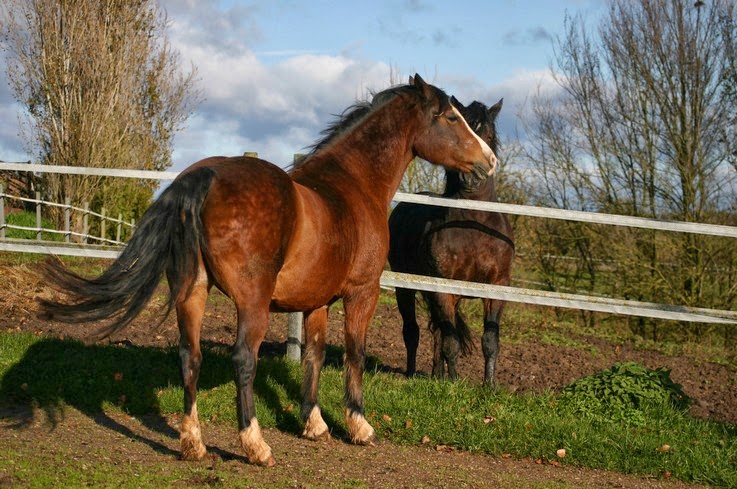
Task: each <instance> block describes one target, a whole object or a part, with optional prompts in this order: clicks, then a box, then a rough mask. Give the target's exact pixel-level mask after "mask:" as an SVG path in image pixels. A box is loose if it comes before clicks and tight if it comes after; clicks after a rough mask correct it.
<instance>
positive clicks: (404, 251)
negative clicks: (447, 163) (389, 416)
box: [389, 100, 514, 386]
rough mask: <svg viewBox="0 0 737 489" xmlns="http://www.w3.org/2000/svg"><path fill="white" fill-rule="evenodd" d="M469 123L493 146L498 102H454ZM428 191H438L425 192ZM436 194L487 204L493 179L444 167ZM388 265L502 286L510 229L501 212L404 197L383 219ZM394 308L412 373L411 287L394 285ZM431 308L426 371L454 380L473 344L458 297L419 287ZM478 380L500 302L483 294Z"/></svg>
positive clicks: (490, 381)
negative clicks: (429, 354) (429, 361)
mask: <svg viewBox="0 0 737 489" xmlns="http://www.w3.org/2000/svg"><path fill="white" fill-rule="evenodd" d="M454 104H455V105H456V106H458V107H459V108H460V110H461V113H462V114H463V115H464V117H465V118H466V121H468V124H469V125H470V126H471V127H472V128H473V129H474V130H475V131H476V133H477V134H478V135H479V136H480V137H481V138H482V139H483V140H485V141H486V142H487V143H488V144H489V146H490V147H491V148H492V150H493V151H494V152H496V150H497V134H496V126H495V121H496V117H497V115H498V114H499V111H500V110H501V108H502V101H501V100H500V101H499V102H497V103H496V104H495V105H494V106H493V107H491V108H488V109H487V107H486V106H485V105H484V104H482V103H481V102H473V103H472V104H471V105H470V106H468V107H463V105H462V104H460V103H459V102H457V101H455V100H454ZM425 194H426V195H435V196H438V197H440V196H439V195H437V194H431V193H425ZM442 197H446V198H450V199H469V200H481V201H487V202H495V201H496V188H495V186H494V177H493V176H489V177H488V178H481V179H479V178H477V177H476V176H475V175H473V174H470V173H459V172H457V171H454V170H452V169H446V185H445V191H444V192H443V194H442ZM389 231H390V234H391V238H390V251H389V264H390V265H391V268H392V270H394V271H395V272H404V273H413V274H418V275H427V276H433V277H443V278H449V279H456V280H465V281H469V282H481V283H487V284H497V285H508V284H509V280H510V275H511V271H512V261H513V260H514V235H513V233H512V227H511V226H510V224H509V221H508V220H507V218H506V216H504V215H503V214H500V213H498V212H485V211H475V210H466V209H452V208H448V207H437V206H428V205H422V204H414V203H407V202H403V203H400V204H399V205H397V206H396V208H395V209H394V211H393V212H392V214H391V217H390V218H389ZM396 293H397V306H398V308H399V312H400V314H401V315H402V323H403V326H402V334H403V336H404V345H405V348H406V349H407V375H408V376H412V375H414V374H415V371H416V357H417V346H418V344H419V341H420V328H419V326H418V325H417V317H416V314H415V293H416V291H415V290H412V289H402V288H397V289H396ZM422 294H423V297H424V299H425V302H426V303H427V305H428V308H429V312H430V329H431V331H432V332H433V344H434V347H433V366H432V373H433V375H434V376H436V377H443V376H444V374H445V366H446V364H447V367H448V376H449V377H450V378H456V377H457V376H458V373H457V366H456V363H457V358H458V355H459V353H467V352H469V351H470V349H471V348H472V346H473V345H472V343H471V341H472V335H471V331H470V329H469V327H468V325H467V324H466V322H465V320H464V319H463V316H462V314H461V312H460V310H459V308H460V301H461V299H462V297H461V296H458V295H452V294H441V293H435V292H423V293H422ZM483 304H484V333H483V336H482V339H481V346H482V349H483V353H484V359H485V367H484V383H485V384H487V385H490V386H493V385H494V371H495V369H496V359H497V355H498V353H499V321H500V320H501V315H502V311H503V309H504V304H505V303H504V301H499V300H493V301H492V300H490V299H483Z"/></svg>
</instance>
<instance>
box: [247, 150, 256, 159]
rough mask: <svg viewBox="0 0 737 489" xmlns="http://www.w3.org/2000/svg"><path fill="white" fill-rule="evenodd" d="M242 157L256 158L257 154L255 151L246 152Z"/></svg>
mask: <svg viewBox="0 0 737 489" xmlns="http://www.w3.org/2000/svg"><path fill="white" fill-rule="evenodd" d="M243 156H246V157H248V158H258V152H257V151H246V152H245V153H243Z"/></svg>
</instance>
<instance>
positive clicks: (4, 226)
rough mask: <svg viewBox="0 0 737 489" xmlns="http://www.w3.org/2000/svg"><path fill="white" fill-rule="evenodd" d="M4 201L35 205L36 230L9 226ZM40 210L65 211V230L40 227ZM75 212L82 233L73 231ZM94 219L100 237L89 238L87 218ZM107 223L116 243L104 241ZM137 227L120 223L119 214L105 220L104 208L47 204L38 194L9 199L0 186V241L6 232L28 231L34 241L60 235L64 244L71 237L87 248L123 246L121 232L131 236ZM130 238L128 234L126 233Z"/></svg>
mask: <svg viewBox="0 0 737 489" xmlns="http://www.w3.org/2000/svg"><path fill="white" fill-rule="evenodd" d="M6 200H14V201H18V202H23V203H27V204H35V208H36V226H35V227H29V226H21V225H18V224H10V223H9V222H7V219H6V216H5V202H6ZM43 206H47V207H58V208H62V209H64V229H63V230H61V229H53V228H48V227H44V226H43V220H42V215H43V212H42V208H43ZM73 212H77V213H81V214H82V222H83V224H82V227H83V230H82V232H81V233H80V232H77V231H72V226H71V221H72V213H73ZM90 217H93V218H96V219H97V220H98V221H99V223H100V233H99V236H97V235H92V234H90V232H89V231H90V225H89V218H90ZM107 223H111V224H113V225H114V226H115V227H116V231H115V239H109V238H107V237H106V235H107V228H106V225H107ZM135 227H136V223H135V220H131V222H127V221H124V220H123V216H122V215H120V214H118V217H117V218H115V217H112V216H108V215H106V213H105V208H104V207H103V208H102V210H101V211H100V212H94V211H92V210H90V208H89V204H87V203H85V204H84V207H76V206H73V205H71V203H70V202H69V201H67V202H66V203H64V204H60V203H58V202H50V201H46V200H43V199H42V198H41V194H40V192H36V198H35V199H30V198H28V197H21V196H17V195H10V194H8V193H6V192H5V189H4V187H3V185H2V184H1V183H0V239H4V238H6V235H7V230H10V229H15V230H19V231H31V232H35V233H36V240H38V241H42V239H43V238H42V235H43V233H48V234H57V235H63V236H64V241H66V242H67V243H69V242H71V238H72V237H77V238H80V241H81V242H82V243H84V244H86V243H87V242H88V241H89V240H93V241H95V242H98V243H107V244H113V245H122V244H124V243H123V241H122V240H121V236H122V233H123V228H128V229H130V231H131V233H132V231H133V230H134V229H135ZM129 234H130V233H129Z"/></svg>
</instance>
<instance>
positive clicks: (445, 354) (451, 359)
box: [425, 293, 461, 379]
mask: <svg viewBox="0 0 737 489" xmlns="http://www.w3.org/2000/svg"><path fill="white" fill-rule="evenodd" d="M425 297H426V300H427V302H428V305H429V306H430V324H431V328H432V330H433V365H432V374H433V377H437V378H444V377H445V366H446V364H447V366H448V377H449V378H450V379H457V378H458V369H457V363H458V354H459V353H460V351H461V342H460V339H459V337H458V333H457V331H456V325H455V318H456V306H457V305H458V301H459V298H458V297H457V296H453V295H450V294H437V293H431V294H427V295H426V296H425Z"/></svg>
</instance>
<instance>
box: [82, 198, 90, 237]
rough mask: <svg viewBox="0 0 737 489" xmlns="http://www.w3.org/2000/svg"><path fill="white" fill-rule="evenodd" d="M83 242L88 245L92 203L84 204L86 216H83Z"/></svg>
mask: <svg viewBox="0 0 737 489" xmlns="http://www.w3.org/2000/svg"><path fill="white" fill-rule="evenodd" d="M82 228H83V229H82V235H83V236H82V242H83V243H84V244H87V236H89V235H90V203H89V202H85V203H84V215H83V216H82Z"/></svg>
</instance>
